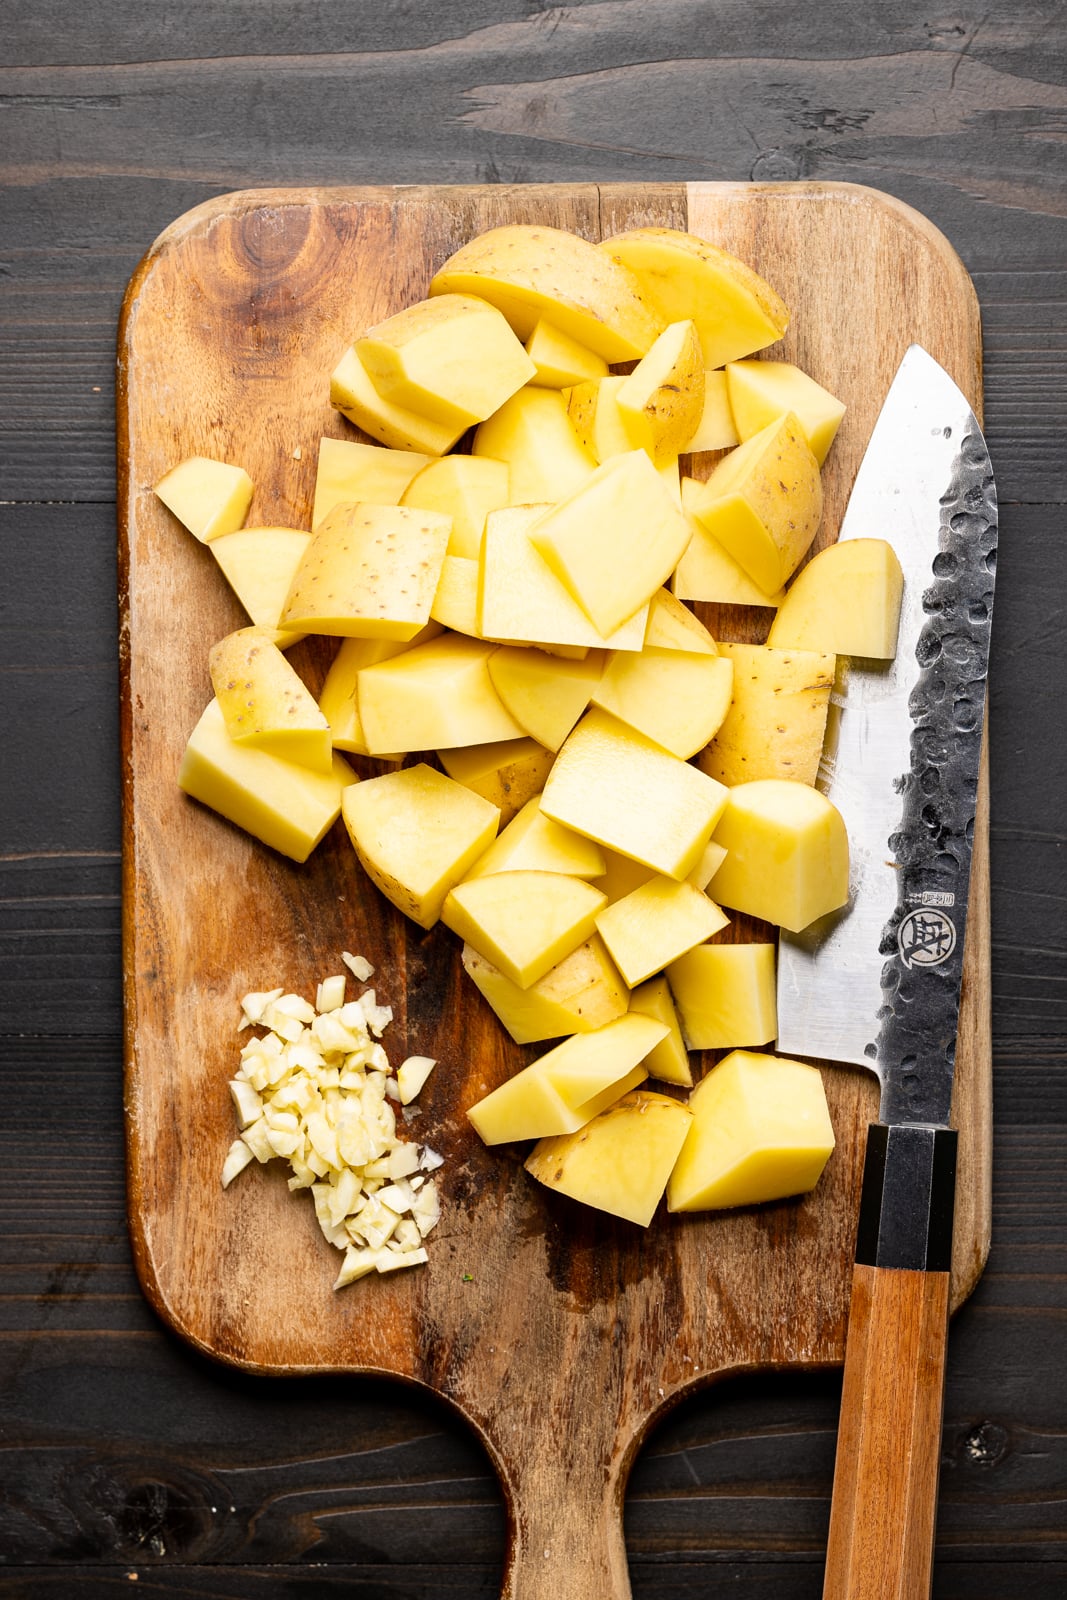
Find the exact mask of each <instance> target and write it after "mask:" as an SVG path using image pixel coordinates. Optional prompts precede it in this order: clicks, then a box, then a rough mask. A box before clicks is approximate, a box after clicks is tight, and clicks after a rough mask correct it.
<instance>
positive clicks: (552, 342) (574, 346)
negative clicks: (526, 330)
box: [526, 317, 608, 389]
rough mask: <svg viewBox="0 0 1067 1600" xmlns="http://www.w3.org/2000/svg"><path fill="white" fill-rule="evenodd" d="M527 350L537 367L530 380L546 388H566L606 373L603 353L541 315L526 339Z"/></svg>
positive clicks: (601, 376)
mask: <svg viewBox="0 0 1067 1600" xmlns="http://www.w3.org/2000/svg"><path fill="white" fill-rule="evenodd" d="M526 354H527V355H528V356H529V358H530V360H531V361H532V362H533V364H534V366H535V367H536V368H537V372H536V375H535V376H534V377H533V378H531V379H530V382H531V383H533V384H536V385H537V386H538V388H543V389H566V388H568V387H569V386H570V385H571V384H574V383H582V382H583V381H584V380H585V379H587V378H603V377H606V376H607V371H608V364H607V362H606V361H605V360H604V357H603V356H598V355H597V354H596V353H595V351H593V350H588V349H586V347H585V346H584V345H582V344H579V343H578V341H577V339H572V338H571V337H570V336H569V334H566V333H562V332H561V331H560V329H559V328H556V327H553V325H552V323H551V322H548V321H546V319H545V318H544V317H541V318H540V320H539V321H538V322H537V324H536V326H535V327H534V330H533V332H532V333H531V335H530V337H529V338H528V339H527V341H526Z"/></svg>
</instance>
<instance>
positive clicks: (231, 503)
mask: <svg viewBox="0 0 1067 1600" xmlns="http://www.w3.org/2000/svg"><path fill="white" fill-rule="evenodd" d="M155 492H156V494H157V495H158V497H159V499H160V500H162V502H163V504H164V505H165V506H166V508H167V510H168V511H171V512H173V513H174V515H175V516H176V517H177V519H178V521H179V522H181V523H183V524H184V525H185V527H187V528H188V530H189V532H190V533H191V534H192V535H193V538H194V539H199V540H200V542H201V544H208V543H210V541H211V540H212V539H219V538H221V537H222V535H223V534H226V533H234V532H236V530H237V529H238V528H239V527H240V526H241V524H242V523H243V522H244V520H245V517H246V516H247V515H248V508H249V506H250V505H251V503H252V492H253V486H252V480H251V478H250V477H249V476H248V473H247V472H246V471H245V470H244V468H243V467H235V466H231V465H230V463H229V462H227V461H215V460H213V459H212V458H211V457H210V456H189V458H188V459H187V460H185V461H180V462H179V463H178V465H177V466H176V467H172V468H171V469H170V471H169V472H167V473H165V474H164V475H163V477H162V478H160V480H159V482H158V483H157V484H156V485H155Z"/></svg>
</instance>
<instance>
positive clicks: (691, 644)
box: [645, 589, 719, 656]
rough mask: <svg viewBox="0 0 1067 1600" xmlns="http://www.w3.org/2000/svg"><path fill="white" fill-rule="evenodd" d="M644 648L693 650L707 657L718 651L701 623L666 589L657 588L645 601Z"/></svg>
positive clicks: (716, 653)
mask: <svg viewBox="0 0 1067 1600" xmlns="http://www.w3.org/2000/svg"><path fill="white" fill-rule="evenodd" d="M645 649H646V650H650V649H656V650H691V651H692V650H696V651H700V652H701V653H702V654H704V655H708V656H715V655H718V653H719V647H718V645H717V644H716V643H715V640H714V639H713V638H712V636H711V634H710V633H709V632H708V630H707V628H705V626H704V624H703V623H702V622H701V621H700V619H699V618H698V617H695V616H694V615H693V613H692V612H691V611H690V609H689V607H688V606H686V605H683V604H682V602H681V601H680V600H678V599H676V598H675V596H674V595H673V594H671V592H670V590H669V589H657V590H656V593H655V594H654V595H653V596H652V599H651V600H650V601H649V605H648V625H647V627H646V628H645Z"/></svg>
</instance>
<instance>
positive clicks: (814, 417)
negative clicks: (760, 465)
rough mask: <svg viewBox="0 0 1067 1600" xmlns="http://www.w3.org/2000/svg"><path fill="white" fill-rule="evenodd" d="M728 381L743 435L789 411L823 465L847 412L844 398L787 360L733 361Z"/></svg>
mask: <svg viewBox="0 0 1067 1600" xmlns="http://www.w3.org/2000/svg"><path fill="white" fill-rule="evenodd" d="M726 382H727V387H728V389H729V394H730V409H731V411H732V413H733V419H734V422H735V423H736V425H737V431H738V434H739V435H740V437H741V438H742V439H751V437H752V435H753V434H754V433H759V431H760V429H761V428H765V427H766V426H767V425H768V423H770V422H773V421H774V420H775V418H776V417H780V416H782V415H784V413H785V412H787V411H791V412H792V413H793V415H794V416H795V417H796V418H797V420H798V422H799V423H800V426H801V427H802V428H803V429H804V433H805V435H806V437H807V441H808V443H809V444H810V446H811V453H812V455H813V456H814V457H815V459H816V461H817V462H818V463H819V465H820V467H821V466H822V464H823V462H824V461H825V460H826V455H827V451H828V450H829V448H830V446H831V445H832V444H833V442H834V436H835V434H836V433H837V430H838V428H839V427H840V425H841V418H842V417H843V416H844V414H845V407H844V404H843V402H842V401H840V400H838V399H836V398H835V397H834V396H833V395H832V394H831V393H830V391H829V390H828V389H824V388H823V386H822V384H821V383H816V382H815V379H814V378H809V377H808V374H807V373H806V372H802V371H801V370H800V368H799V367H795V366H794V365H793V363H792V362H791V361H731V362H730V364H729V365H728V367H727V368H726Z"/></svg>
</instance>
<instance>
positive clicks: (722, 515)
mask: <svg viewBox="0 0 1067 1600" xmlns="http://www.w3.org/2000/svg"><path fill="white" fill-rule="evenodd" d="M687 508H688V510H689V511H690V512H691V513H692V514H693V515H695V516H696V518H697V520H698V521H699V522H701V523H702V524H703V526H704V527H705V528H706V529H707V531H708V532H709V533H710V534H711V535H712V537H713V538H715V539H717V540H718V541H719V543H720V544H721V545H723V546H724V547H725V549H726V551H727V553H728V554H729V555H731V556H733V558H734V560H735V561H736V562H737V564H738V565H739V566H740V567H743V568H744V570H745V571H746V572H747V573H748V575H749V577H750V578H751V579H752V580H753V582H754V583H756V584H757V585H758V586H759V588H760V589H762V590H763V592H764V593H765V594H768V595H770V594H774V593H776V591H777V590H778V589H780V588H781V586H782V584H783V583H785V581H786V579H787V578H789V577H790V576H791V575H792V573H793V572H794V571H795V570H796V568H797V567H798V566H799V565H800V562H801V561H802V560H803V558H804V556H805V555H806V554H807V552H808V549H809V547H810V545H811V542H812V540H813V539H814V538H815V535H816V533H817V532H818V529H819V521H820V519H821V517H822V480H821V478H820V476H819V464H818V462H817V461H816V460H815V457H814V456H813V455H812V453H811V450H810V448H809V446H808V441H807V439H806V438H805V436H804V433H803V430H802V429H801V426H800V424H799V422H798V421H797V419H796V417H794V416H793V415H792V413H789V414H787V415H786V416H784V417H780V418H778V420H777V421H775V422H772V423H771V424H770V426H769V427H766V428H764V429H763V430H762V432H761V433H756V434H753V436H752V438H751V439H746V440H745V442H744V444H740V445H738V447H737V449H736V450H731V451H730V454H729V455H728V456H724V457H723V459H722V460H721V461H720V462H719V464H718V465H717V466H716V468H715V470H714V471H713V472H712V474H711V477H710V478H709V479H708V481H707V482H706V483H705V484H704V486H703V489H701V490H699V491H690V497H689V500H688V503H687ZM678 592H679V591H678V589H677V588H676V589H675V593H678Z"/></svg>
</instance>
